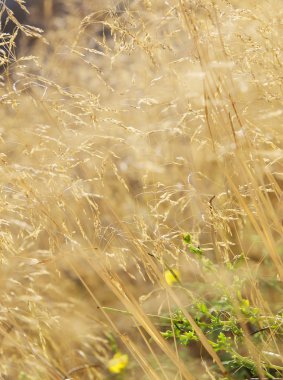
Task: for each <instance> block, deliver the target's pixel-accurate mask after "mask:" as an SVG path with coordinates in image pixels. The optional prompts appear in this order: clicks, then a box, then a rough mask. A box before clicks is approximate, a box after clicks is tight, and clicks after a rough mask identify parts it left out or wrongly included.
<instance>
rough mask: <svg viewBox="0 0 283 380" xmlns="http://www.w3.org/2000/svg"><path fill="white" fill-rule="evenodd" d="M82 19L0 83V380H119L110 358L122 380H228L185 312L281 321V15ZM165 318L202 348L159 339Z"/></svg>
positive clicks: (230, 5) (260, 358) (192, 5)
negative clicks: (187, 327) (195, 306)
mask: <svg viewBox="0 0 283 380" xmlns="http://www.w3.org/2000/svg"><path fill="white" fill-rule="evenodd" d="M93 3H96V2H93V1H91V0H89V1H87V0H84V1H82V4H84V7H85V8H84V11H83V12H82V13H79V12H77V11H75V7H77V6H78V3H77V2H76V1H75V0H68V14H67V15H66V16H65V17H64V18H62V17H61V16H60V17H57V18H56V17H54V18H53V20H52V22H51V25H49V26H46V32H45V33H44V39H43V38H37V39H36V40H35V41H34V42H33V44H32V45H31V46H29V47H28V45H29V44H28V43H27V41H26V40H25V41H24V40H22V44H21V49H20V50H19V51H17V57H16V59H15V61H14V62H13V63H12V64H11V65H10V66H9V67H7V68H6V71H5V72H4V73H2V77H3V78H2V86H1V88H0V99H1V108H0V117H1V127H0V128H1V129H0V132H1V135H0V138H1V145H2V148H1V157H0V158H1V167H0V170H1V184H0V194H1V236H0V238H1V240H0V242H1V306H0V334H1V343H0V358H1V359H0V374H1V376H0V378H1V379H3V380H4V379H5V380H10V379H11V380H12V379H16V380H24V379H25V380H39V379H52V380H53V379H67V378H72V379H112V378H116V377H115V376H116V375H113V374H110V373H109V371H108V369H107V363H108V360H109V359H110V358H111V357H112V355H113V350H115V349H114V348H113V345H115V344H117V345H118V347H119V350H120V351H122V352H127V353H128V354H129V365H128V368H127V369H126V370H125V372H124V373H121V374H119V375H117V378H120V379H134V378H137V377H138V376H140V378H141V379H168V380H171V379H220V378H223V379H224V377H225V378H227V379H228V378H233V375H231V374H227V373H226V370H225V368H224V366H223V363H222V361H221V360H220V358H219V354H218V353H217V352H215V350H213V348H212V347H211V345H210V343H209V342H208V339H207V337H206V336H205V335H204V334H203V332H202V331H201V330H200V328H199V327H198V326H197V325H196V323H195V321H194V319H193V317H192V316H191V314H189V309H188V307H187V306H188V305H191V304H192V303H194V302H196V301H197V300H198V299H202V300H203V299H204V300H207V301H208V302H209V301H211V300H213V299H214V298H217V297H221V295H227V296H228V295H229V296H230V297H231V299H234V300H235V304H237V292H239V291H240V292H241V293H242V295H243V297H246V298H248V299H249V300H250V303H251V304H252V305H253V306H254V307H256V308H258V309H259V310H260V314H261V315H264V316H267V317H270V318H271V317H272V316H274V315H276V314H277V313H278V312H279V311H280V308H281V309H282V306H283V305H282V302H283V299H282V285H281V284H282V280H283V265H282V254H283V249H282V210H283V207H282V180H283V174H282V164H283V161H282V143H283V141H282V115H283V113H282V88H283V86H282V50H281V48H282V37H281V34H282V33H280V30H281V32H282V24H280V23H281V22H282V7H281V6H280V1H278V0H270V1H248V0H246V1H238V0H237V1H232V0H231V1H224V0H223V1H222V0H215V1H212V0H201V1H200V0H198V1H193V0H192V1H189V0H180V1H177V0H168V1H166V2H165V1H163V0H162V1H161V0H154V1H146V0H145V1H142V0H139V1H137V0H136V1H131V2H130V1H123V6H121V4H122V3H119V8H117V5H118V2H116V3H115V1H114V0H113V1H111V2H109V4H107V5H106V6H107V9H103V5H102V4H103V3H102V4H99V2H97V6H98V8H96V6H95V5H93ZM106 6H105V7H106ZM111 9H112V10H111ZM120 10H122V11H120ZM102 30H103V31H104V32H102ZM110 32H111V36H109V34H110ZM36 33H38V31H36ZM5 38H6V39H7V38H9V37H8V36H5ZM12 44H13V40H12V41H11V45H10V46H11V48H12ZM12 49H13V48H12ZM187 232H189V233H190V234H191V236H192V238H193V240H194V242H195V244H199V245H200V247H201V249H202V250H203V252H204V256H205V259H202V260H201V261H200V260H199V259H198V258H197V257H196V256H195V255H193V254H191V253H190V252H188V251H187V249H186V246H185V245H184V243H183V241H182V235H183V234H184V233H187ZM239 255H241V258H242V261H241V262H240V264H239V265H237V266H234V265H233V263H234V262H235V260H236V259H237V258H239ZM205 260H207V261H205ZM208 260H209V261H208ZM208 263H210V269H208V265H205V264H208ZM211 265H212V267H211ZM169 268H179V270H180V272H181V279H182V280H181V282H180V283H178V284H176V285H175V286H172V287H170V286H169V285H167V284H166V282H165V280H164V275H163V274H164V272H165V271H166V270H168V269H169ZM176 308H179V309H180V310H182V311H183V313H184V315H185V316H186V317H187V319H188V320H189V321H190V322H191V324H192V326H193V328H194V329H195V331H196V333H197V335H198V336H199V339H200V341H201V346H202V348H196V349H191V350H190V349H185V350H184V349H181V348H180V347H179V345H178V344H177V342H176V340H175V342H174V343H173V344H171V343H170V342H168V341H165V340H164V338H163V337H162V336H161V335H160V329H161V328H160V324H161V322H162V318H161V317H162V316H168V315H169V316H170V315H171V313H173V311H174V310H175V309H176ZM115 310H116V311H115ZM119 310H120V311H119ZM153 315H155V317H153ZM158 316H159V317H158ZM160 318H161V319H160ZM280 323H281V324H282V321H281V322H280ZM171 325H172V326H173V322H172V323H171ZM243 328H244V330H245V326H244V327H243ZM110 333H111V334H112V336H113V337H114V339H115V341H116V343H115V344H114V343H113V342H112V343H111V342H110V341H111V339H110V340H109V334H110ZM245 336H246V356H247V357H249V358H251V359H252V360H254V362H255V363H256V366H257V371H258V376H259V377H261V378H263V377H264V376H265V375H264V368H263V367H264V366H263V363H264V362H266V360H270V362H272V363H273V364H274V365H278V366H281V367H282V366H283V359H282V356H281V357H280V355H281V354H280V349H281V350H282V338H281V340H280V333H278V335H277V334H276V332H274V333H271V334H269V336H268V339H266V340H265V341H263V342H262V344H261V345H255V344H254V343H253V341H252V340H251V339H250V336H249V333H248V332H247V331H246V330H245ZM199 350H201V352H199ZM264 352H265V353H266V352H269V353H273V354H274V356H273V357H271V358H269V359H266V355H265V354H264ZM274 358H275V359H276V360H275V362H274ZM213 362H214V365H213ZM221 373H222V375H221ZM221 376H222V377H221ZM234 376H236V374H235V375H234Z"/></svg>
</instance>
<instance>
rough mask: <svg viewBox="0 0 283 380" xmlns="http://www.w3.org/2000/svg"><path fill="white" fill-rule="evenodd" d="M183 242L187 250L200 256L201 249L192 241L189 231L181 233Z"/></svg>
mask: <svg viewBox="0 0 283 380" xmlns="http://www.w3.org/2000/svg"><path fill="white" fill-rule="evenodd" d="M183 242H184V243H185V244H186V245H187V246H188V248H189V252H191V253H194V254H195V255H197V256H201V255H202V254H203V251H202V250H201V249H200V247H198V246H197V245H196V244H195V243H193V240H192V237H191V235H190V234H189V233H186V234H185V235H183Z"/></svg>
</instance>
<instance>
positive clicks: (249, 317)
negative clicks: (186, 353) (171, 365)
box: [162, 294, 283, 379]
mask: <svg viewBox="0 0 283 380" xmlns="http://www.w3.org/2000/svg"><path fill="white" fill-rule="evenodd" d="M189 312H190V313H191V315H193V317H194V320H195V322H196V323H197V325H198V326H199V327H200V328H201V330H202V332H203V333H204V334H205V336H206V337H207V339H208V341H209V343H210V344H211V346H212V347H213V349H214V350H215V352H217V353H218V354H219V356H220V358H221V359H222V362H223V364H224V365H225V367H226V368H227V370H228V371H229V372H230V373H231V374H232V373H234V372H236V373H237V379H244V378H246V377H247V376H255V375H257V366H256V363H255V362H254V360H253V359H251V358H250V357H247V354H246V353H245V346H246V338H247V336H246V335H245V334H246V333H245V331H248V334H249V336H248V339H252V340H253V342H254V343H255V344H257V343H259V342H260V341H261V338H262V336H263V335H265V334H268V330H269V328H268V329H265V328H263V327H262V326H265V325H266V326H267V325H268V326H270V328H273V329H274V328H275V325H276V328H277V333H279V330H280V329H281V333H283V330H282V327H281V325H280V323H281V324H282V319H280V318H279V317H280V316H279V315H278V316H276V317H274V318H272V317H271V316H263V315H261V314H260V311H259V309H258V308H255V307H253V306H251V304H250V301H249V300H248V299H245V298H243V297H242V296H240V294H237V295H235V297H234V298H233V299H232V298H230V297H228V296H226V295H224V296H222V297H221V298H220V299H214V300H212V301H211V302H210V303H207V302H205V301H203V300H201V301H198V302H196V303H194V304H193V305H192V306H190V308H189ZM278 318H279V319H280V320H281V322H280V321H279V319H278ZM172 319H173V326H174V329H173V330H172V329H167V330H166V331H164V332H162V335H163V337H164V338H165V339H169V340H170V339H172V338H175V339H176V341H177V343H179V344H180V345H182V346H190V344H192V342H199V338H198V336H197V334H196V333H195V331H194V329H193V328H192V326H191V324H190V323H189V321H188V320H187V319H186V317H185V316H184V315H183V313H182V312H181V311H180V310H176V311H175V313H174V314H173V315H172ZM276 321H277V323H276ZM272 326H273V327H272ZM261 365H262V367H263V368H265V370H264V371H265V376H267V377H268V378H272V376H274V375H276V376H278V373H279V372H280V376H281V375H282V374H283V367H282V368H281V367H278V368H276V369H275V368H274V367H273V366H272V365H269V363H265V362H263V363H261Z"/></svg>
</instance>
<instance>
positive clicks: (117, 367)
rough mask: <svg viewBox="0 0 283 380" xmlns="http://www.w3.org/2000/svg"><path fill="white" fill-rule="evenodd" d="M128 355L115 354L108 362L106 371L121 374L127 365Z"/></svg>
mask: <svg viewBox="0 0 283 380" xmlns="http://www.w3.org/2000/svg"><path fill="white" fill-rule="evenodd" d="M128 362H129V358H128V355H126V354H122V353H121V352H117V353H116V354H115V355H114V356H113V358H112V359H110V360H109V362H108V366H107V367H108V369H109V371H110V372H112V373H120V372H122V371H123V370H124V369H125V368H126V367H127V365H128Z"/></svg>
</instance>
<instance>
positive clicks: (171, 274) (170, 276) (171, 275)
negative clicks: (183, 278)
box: [164, 269, 180, 286]
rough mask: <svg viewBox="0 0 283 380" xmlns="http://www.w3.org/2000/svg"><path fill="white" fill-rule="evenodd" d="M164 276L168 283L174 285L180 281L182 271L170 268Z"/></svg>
mask: <svg viewBox="0 0 283 380" xmlns="http://www.w3.org/2000/svg"><path fill="white" fill-rule="evenodd" d="M164 277H165V281H166V282H167V284H168V285H169V286H172V285H173V284H174V283H175V282H179V281H180V271H179V270H178V269H171V270H169V269H168V270H166V271H165V272H164Z"/></svg>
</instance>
